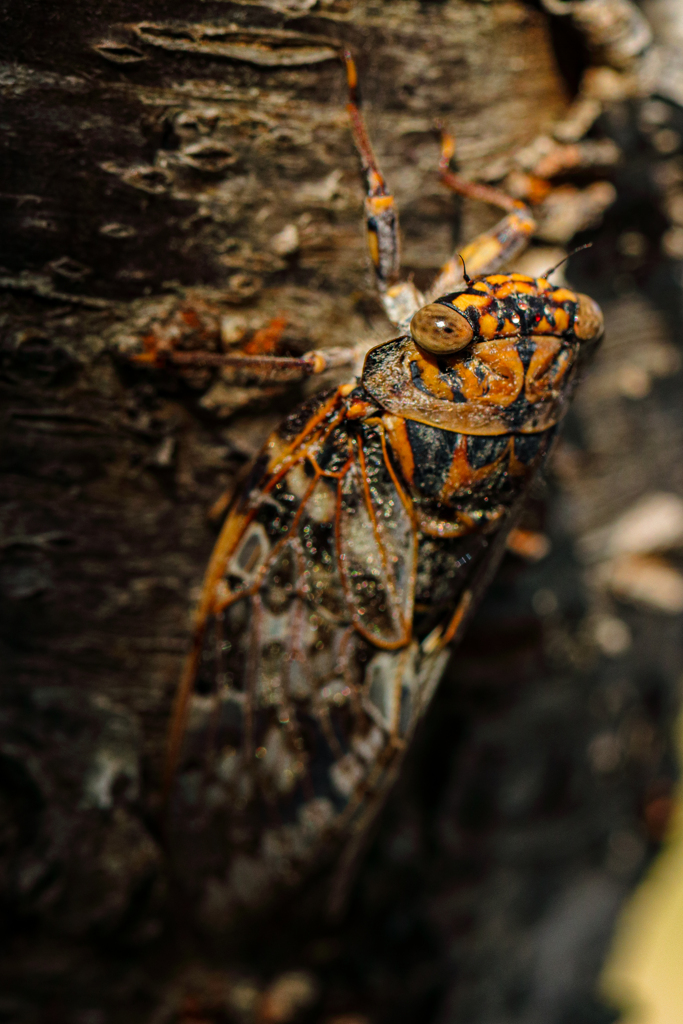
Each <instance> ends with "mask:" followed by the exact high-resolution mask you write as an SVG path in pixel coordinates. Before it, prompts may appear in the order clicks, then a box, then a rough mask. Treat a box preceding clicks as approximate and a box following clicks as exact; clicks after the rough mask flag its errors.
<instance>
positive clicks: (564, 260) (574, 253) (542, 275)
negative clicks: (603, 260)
mask: <svg viewBox="0 0 683 1024" xmlns="http://www.w3.org/2000/svg"><path fill="white" fill-rule="evenodd" d="M592 246H593V243H592V242H586V243H585V245H577V247H576V249H572V251H571V252H570V253H568V254H567V255H566V256H564V257H563V258H562V259H561V260H560V262H559V263H556V264H555V266H554V267H551V268H550V270H546V271H545V273H544V274H541V277H545V278H548V277H550V275H551V274H554V273H555V271H556V270H557V268H558V267H561V266H562V264H563V263H566V262H567V260H570V259H571V258H572V256H575V255H576V253H577V252H581V250H582V249H591V248H592Z"/></svg>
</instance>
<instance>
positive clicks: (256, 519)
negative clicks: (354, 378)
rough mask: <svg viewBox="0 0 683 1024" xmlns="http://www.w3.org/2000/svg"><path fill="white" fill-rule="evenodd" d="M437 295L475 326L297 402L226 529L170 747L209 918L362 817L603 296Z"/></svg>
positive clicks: (552, 417)
mask: <svg viewBox="0 0 683 1024" xmlns="http://www.w3.org/2000/svg"><path fill="white" fill-rule="evenodd" d="M511 280H512V282H513V284H514V288H513V287H512V286H511V284H510V281H511ZM482 286H484V287H482ZM484 299H486V303H484V301H483V300H484ZM443 303H445V305H446V306H447V307H448V308H449V309H450V310H451V313H449V316H450V317H451V319H452V318H453V317H457V316H462V317H465V318H467V325H466V327H465V328H464V329H463V330H461V331H459V333H458V337H457V339H456V340H457V343H458V344H460V343H461V341H462V340H463V338H464V339H465V340H466V342H467V345H466V346H464V345H463V346H462V347H461V348H460V349H459V350H458V351H457V352H456V353H455V354H446V355H443V354H440V355H435V354H433V353H430V352H428V351H426V350H425V349H424V348H422V347H421V346H418V345H417V344H416V343H415V340H414V339H412V338H407V337H404V338H399V339H397V340H396V341H392V342H388V343H387V344H385V345H383V346H379V347H378V348H377V349H374V350H373V351H372V352H370V353H369V355H368V357H367V360H366V365H365V369H364V372H363V375H362V378H361V381H360V382H358V383H355V384H349V385H346V386H344V387H342V388H339V389H338V390H337V391H336V392H334V393H328V394H323V395H319V396H317V397H316V398H314V399H313V400H311V401H310V402H308V403H306V404H304V405H303V406H301V407H299V409H297V410H296V411H295V412H294V413H293V414H292V415H291V416H290V417H288V419H287V420H285V421H284V423H283V424H282V426H281V427H280V428H279V429H278V430H276V431H275V432H274V433H273V434H272V435H271V437H270V438H269V440H268V442H267V443H266V445H265V447H264V449H263V451H262V453H261V455H260V456H259V458H258V459H257V461H256V463H255V465H254V468H253V470H252V473H251V476H250V478H249V481H248V483H247V485H246V486H245V488H244V490H243V492H242V494H241V495H240V496H239V498H238V500H237V501H236V503H235V504H234V506H233V508H232V510H231V512H230V513H229V515H228V517H227V520H226V522H225V524H224V527H223V530H222V532H221V536H220V537H219V540H218V542H217V545H216V548H215V551H214V555H213V557H212V560H211V563H210V566H209V570H208V573H207V579H206V583H205V587H204V593H203V598H202V603H201V606H200V611H199V615H198V623H197V631H196V644H195V651H194V653H193V657H192V658H191V659H190V662H189V665H188V671H187V673H186V686H185V689H184V690H183V691H182V692H181V696H180V698H179V701H178V707H177V710H176V727H175V731H174V735H175V736H176V737H177V738H178V739H177V740H176V742H177V743H178V744H179V743H180V738H181V737H182V751H179V750H177V749H176V750H175V751H174V752H173V753H172V760H173V761H178V762H179V763H178V770H177V772H176V777H177V782H178V785H176V788H175V792H174V798H173V808H174V815H173V817H174V820H176V821H177V822H178V824H179V829H178V832H177V835H176V837H175V846H176V849H177V852H178V856H179V858H180V860H182V859H183V852H182V851H183V844H184V843H185V842H191V843H193V850H194V852H193V856H192V859H193V860H194V862H195V863H196V861H197V852H196V843H197V841H198V837H200V836H201V839H200V840H199V841H200V843H201V851H202V856H203V857H204V858H205V863H204V864H203V865H202V866H201V870H200V871H198V872H197V873H196V874H197V878H198V879H201V880H202V884H203V885H208V886H209V888H210V899H209V898H208V896H207V899H208V904H207V909H206V913H205V917H206V916H207V915H208V917H211V916H213V917H214V918H217V919H219V920H221V921H224V920H225V921H227V920H230V919H232V918H233V913H234V911H236V910H237V909H239V908H240V907H243V908H255V907H258V906H262V905H264V904H266V903H267V902H268V901H269V899H270V898H271V896H272V895H273V894H274V893H275V892H276V891H277V889H278V888H279V887H280V886H281V885H282V884H283V883H291V882H293V881H295V880H296V879H298V878H300V877H301V876H302V875H303V874H305V873H306V872H307V871H309V870H310V869H312V868H313V867H315V866H319V865H320V864H321V862H322V861H324V860H325V858H326V857H334V856H335V851H336V850H338V844H339V842H341V841H342V838H343V837H344V836H345V835H348V834H349V830H351V832H353V830H354V829H356V831H357V832H358V831H362V822H363V820H364V819H365V818H367V817H368V816H369V815H371V814H372V812H373V808H374V807H376V806H377V805H378V804H379V802H380V801H381V798H382V796H383V795H384V794H385V793H386V790H387V788H388V780H389V779H390V778H391V777H392V775H393V773H394V772H395V769H396V766H397V764H398V763H399V761H400V757H401V752H402V750H403V749H404V748H405V745H406V742H407V741H408V739H409V738H410V735H411V733H412V732H413V730H414V728H415V725H416V723H417V721H418V719H419V717H420V715H421V713H422V711H423V710H424V708H425V707H426V705H427V703H428V701H429V699H430V697H431V694H432V692H433V690H434V687H435V685H436V683H437V682H438V679H439V677H440V675H441V671H442V669H443V665H444V663H445V660H446V658H447V656H448V652H447V650H446V649H445V648H444V646H443V645H444V644H445V643H446V642H447V641H448V640H450V639H451V638H453V637H454V636H455V635H456V632H457V630H458V629H459V628H460V627H461V626H462V622H463V621H464V614H465V613H466V611H467V610H468V609H469V608H470V607H472V605H473V602H474V600H475V598H476V592H477V589H481V587H482V586H483V584H484V582H485V580H486V578H487V576H488V575H490V572H491V570H492V569H493V568H494V567H495V564H496V563H497V561H498V559H499V557H500V555H501V552H502V543H503V542H504V539H505V534H506V532H507V530H508V529H509V528H510V525H511V522H512V518H513V514H514V510H515V508H516V507H517V506H518V505H519V502H520V496H522V495H523V494H524V491H525V489H526V488H527V486H528V484H529V481H530V480H531V479H532V477H533V475H534V473H535V472H536V470H537V469H538V467H539V465H540V464H541V463H542V461H543V460H544V458H545V456H546V454H547V452H548V450H549V448H550V445H551V442H552V437H553V435H554V432H555V425H556V423H557V421H558V420H559V419H560V417H561V415H562V413H563V411H564V402H565V396H566V394H567V392H568V390H569V388H570V386H571V382H572V379H573V375H574V373H575V372H576V366H577V363H578V361H579V355H578V353H579V350H580V347H581V344H582V342H583V340H584V339H583V338H582V334H583V335H589V334H590V331H589V329H588V327H587V326H586V325H587V323H588V321H589V320H590V315H591V313H592V312H593V310H592V309H591V308H590V307H588V306H586V305H585V304H584V306H583V307H582V306H581V299H580V297H578V296H576V295H574V294H573V293H571V292H566V293H565V292H564V291H563V290H559V289H551V288H550V286H549V285H547V282H545V283H543V282H533V281H531V279H528V278H520V277H519V276H515V275H512V277H511V278H503V277H498V278H490V279H487V280H486V281H484V282H477V283H475V284H474V285H472V286H471V287H469V288H468V289H465V290H464V291H463V292H461V293H458V294H457V295H455V296H448V297H446V298H445V299H444V300H443ZM429 308H430V307H425V309H426V310H427V311H428V310H429ZM429 316H430V314H429V312H427V314H426V315H425V317H423V318H422V323H423V326H424V324H425V323H426V324H427V329H429ZM487 317H488V318H490V319H488V320H487V319H486V318H487ZM581 318H583V319H581ZM508 324H509V325H510V329H509V332H508ZM446 326H448V325H446ZM513 327H514V330H515V331H516V333H514V332H513ZM593 327H594V325H593ZM421 329H422V328H421ZM592 329H593V328H591V330H592ZM553 332H555V333H553ZM416 333H418V335H419V337H422V335H421V334H419V331H417V329H416ZM456 333H457V332H456ZM590 336H591V337H592V335H590ZM437 340H438V339H437ZM496 346H497V347H496ZM456 609H459V610H457V611H456ZM454 611H455V614H454ZM449 622H450V625H449ZM206 892H207V893H208V892H209V889H207V890H206ZM205 895H206V893H205Z"/></svg>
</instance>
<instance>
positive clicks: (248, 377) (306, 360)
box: [131, 339, 364, 385]
mask: <svg viewBox="0 0 683 1024" xmlns="http://www.w3.org/2000/svg"><path fill="white" fill-rule="evenodd" d="M363 355H364V350H361V348H360V347H359V346H355V347H350V348H341V347H336V348H327V349H311V350H310V351H309V352H304V354H303V355H302V356H273V355H267V354H266V355H263V354H249V353H246V352H236V353H232V352H209V351H202V350H201V349H194V350H193V349H182V350H178V349H174V348H170V347H163V346H160V345H156V344H155V343H154V340H153V339H152V341H151V342H149V343H148V344H147V346H146V351H145V352H142V353H140V354H137V355H134V356H132V357H131V361H132V362H134V363H138V364H145V365H147V366H153V367H155V368H157V369H161V368H162V367H165V366H173V367H177V368H178V369H181V370H190V369H192V370H194V369H220V370H221V371H222V375H223V377H224V379H225V378H228V380H229V382H230V383H234V384H242V385H247V384H264V385H267V384H296V383H298V382H299V381H302V380H305V379H306V378H307V377H310V376H312V375H313V374H320V373H325V372H326V371H327V370H332V369H336V368H338V367H343V366H350V367H355V366H356V364H357V363H358V361H359V359H361V358H362V356H363Z"/></svg>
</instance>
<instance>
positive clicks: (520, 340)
mask: <svg viewBox="0 0 683 1024" xmlns="http://www.w3.org/2000/svg"><path fill="white" fill-rule="evenodd" d="M602 331H603V319H602V313H601V311H600V308H599V306H598V305H597V304H596V303H595V302H594V301H593V300H592V299H591V298H589V296H587V295H581V294H579V293H578V292H573V291H571V290H570V289H568V288H556V287H554V286H553V285H552V284H550V282H549V281H548V280H547V279H546V278H538V279H536V278H531V277H525V276H523V275H522V274H496V275H493V276H491V277H485V278H481V279H478V280H476V281H473V282H471V283H470V284H468V286H467V287H466V288H464V289H463V290H462V291H459V292H456V293H454V294H452V295H444V296H442V297H441V298H439V299H437V300H436V301H435V302H431V303H429V305H427V306H423V307H422V308H421V309H419V310H418V311H417V313H415V315H414V316H413V319H412V321H411V324H410V337H403V338H398V339H396V340H395V341H390V342H387V343H386V344H384V345H379V346H378V347H377V348H374V349H372V351H370V352H369V353H368V355H367V358H366V361H365V366H364V369H363V384H364V386H365V388H366V389H367V390H368V391H369V392H370V394H371V395H372V397H373V398H374V399H375V400H376V401H377V402H379V404H380V405H382V406H383V407H384V408H385V409H387V410H388V411H389V412H393V413H396V414H398V415H401V416H404V417H405V418H406V419H412V420H418V421H419V422H422V423H428V424H430V425H432V426H438V427H443V428H445V429H447V430H454V431H458V432H460V433H464V434H507V433H535V432H536V431H539V430H545V429H547V428H548V427H551V426H554V424H555V423H557V422H558V421H559V420H560V419H561V418H562V416H563V415H564V412H565V411H566V408H567V405H568V398H569V396H570V394H571V391H572V387H573V384H574V382H575V379H576V375H577V371H578V369H579V368H580V366H581V365H582V364H583V363H584V362H585V361H586V358H587V357H588V356H589V355H590V354H591V353H592V351H593V350H594V348H595V346H596V344H597V342H598V341H599V340H600V337H601V335H602Z"/></svg>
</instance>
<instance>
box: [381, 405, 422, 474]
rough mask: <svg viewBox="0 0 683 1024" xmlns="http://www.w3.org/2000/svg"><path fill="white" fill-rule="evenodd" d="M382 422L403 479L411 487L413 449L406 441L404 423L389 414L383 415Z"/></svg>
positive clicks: (408, 441)
mask: <svg viewBox="0 0 683 1024" xmlns="http://www.w3.org/2000/svg"><path fill="white" fill-rule="evenodd" d="M382 422H383V423H384V426H385V428H386V431H387V433H388V435H389V444H390V445H391V450H392V451H393V453H394V455H395V456H396V458H397V459H398V463H399V465H400V467H401V472H402V473H403V477H404V479H405V480H406V481H407V482H408V483H409V484H411V485H412V483H413V480H414V478H415V459H414V458H413V449H412V447H411V445H410V440H409V439H408V431H407V429H406V421H405V420H404V418H403V417H402V416H393V415H392V414H391V413H385V414H384V416H383V417H382ZM388 464H389V463H388Z"/></svg>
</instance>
